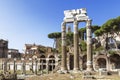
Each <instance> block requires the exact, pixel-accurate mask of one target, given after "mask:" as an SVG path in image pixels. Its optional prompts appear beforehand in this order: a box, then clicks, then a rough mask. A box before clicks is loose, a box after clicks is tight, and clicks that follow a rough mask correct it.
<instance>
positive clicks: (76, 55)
mask: <svg viewBox="0 0 120 80" xmlns="http://www.w3.org/2000/svg"><path fill="white" fill-rule="evenodd" d="M78 43H79V42H78V22H77V21H74V70H75V71H77V70H79V47H78Z"/></svg>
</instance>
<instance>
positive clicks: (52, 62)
mask: <svg viewBox="0 0 120 80" xmlns="http://www.w3.org/2000/svg"><path fill="white" fill-rule="evenodd" d="M53 69H55V56H54V55H49V71H52V70H53Z"/></svg>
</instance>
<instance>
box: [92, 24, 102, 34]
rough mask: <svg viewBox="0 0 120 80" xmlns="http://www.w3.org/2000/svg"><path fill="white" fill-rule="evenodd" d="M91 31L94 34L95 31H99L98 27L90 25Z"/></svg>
mask: <svg viewBox="0 0 120 80" xmlns="http://www.w3.org/2000/svg"><path fill="white" fill-rule="evenodd" d="M91 29H92V33H94V32H95V31H96V30H98V29H100V26H98V25H92V27H91Z"/></svg>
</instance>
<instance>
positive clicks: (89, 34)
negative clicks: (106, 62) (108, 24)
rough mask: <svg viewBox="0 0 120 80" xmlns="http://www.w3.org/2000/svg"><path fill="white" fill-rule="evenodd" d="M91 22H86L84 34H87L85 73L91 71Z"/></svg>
mask: <svg viewBox="0 0 120 80" xmlns="http://www.w3.org/2000/svg"><path fill="white" fill-rule="evenodd" d="M91 21H92V20H90V19H88V20H87V21H86V32H87V71H92V70H93V64H92V31H91Z"/></svg>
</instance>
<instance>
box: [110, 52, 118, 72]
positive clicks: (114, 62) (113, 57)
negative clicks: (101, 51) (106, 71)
mask: <svg viewBox="0 0 120 80" xmlns="http://www.w3.org/2000/svg"><path fill="white" fill-rule="evenodd" d="M110 63H111V69H112V70H115V69H120V55H118V54H112V55H110Z"/></svg>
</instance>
